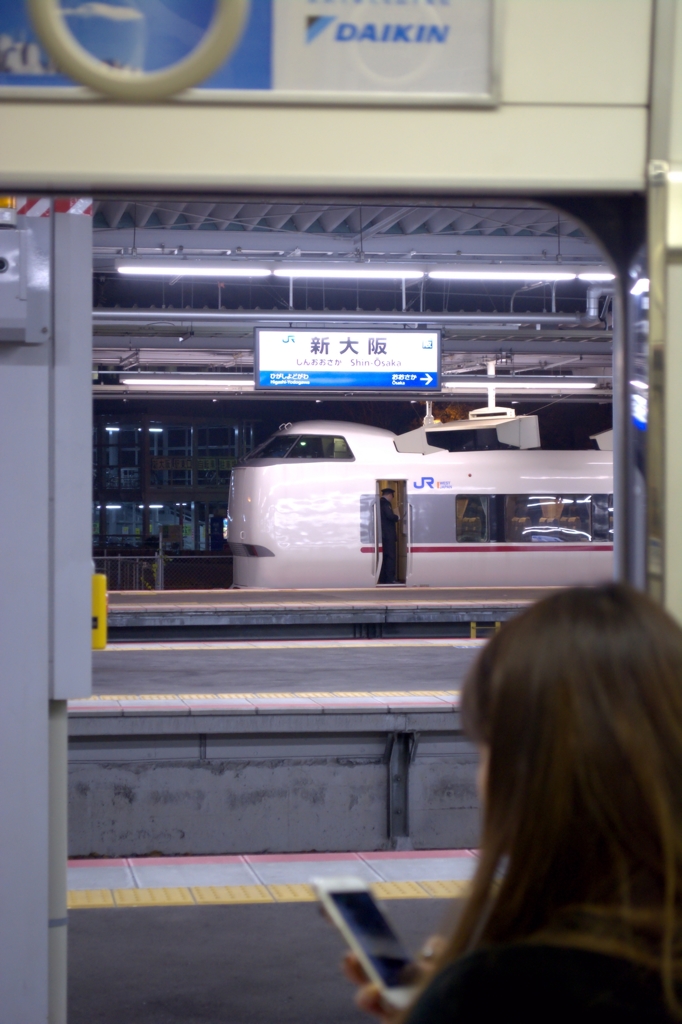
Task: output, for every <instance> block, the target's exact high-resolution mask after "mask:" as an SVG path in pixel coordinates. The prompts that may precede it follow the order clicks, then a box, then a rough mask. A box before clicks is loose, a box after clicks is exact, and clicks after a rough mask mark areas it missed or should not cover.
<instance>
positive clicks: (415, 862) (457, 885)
mask: <svg viewBox="0 0 682 1024" xmlns="http://www.w3.org/2000/svg"><path fill="white" fill-rule="evenodd" d="M475 866H476V856H475V852H474V851H473V850H401V851H379V852H365V853H309V854H250V855H249V854H246V855H243V856H213V857H211V856H208V857H127V858H111V859H89V858H83V859H77V860H71V861H69V867H68V889H69V909H70V910H94V909H105V908H109V909H115V908H121V907H132V906H138V907H144V906H165V907H172V906H192V905H196V906H208V905H209V904H235V903H247V904H248V903H304V902H311V901H314V900H315V894H314V892H313V889H312V887H311V882H312V881H313V879H315V878H335V877H339V876H347V875H350V876H352V877H354V878H359V879H360V880H361V881H363V882H365V883H367V884H368V885H370V886H372V887H373V891H374V892H375V895H376V896H377V898H380V899H387V900H393V899H429V898H430V899H442V898H449V897H460V896H463V895H464V894H465V892H466V890H467V886H468V882H469V880H470V879H471V877H472V875H473V873H474V870H475Z"/></svg>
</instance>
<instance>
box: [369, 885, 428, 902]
mask: <svg viewBox="0 0 682 1024" xmlns="http://www.w3.org/2000/svg"><path fill="white" fill-rule="evenodd" d="M372 892H373V893H374V895H375V896H376V897H377V898H378V899H380V900H420V899H428V896H429V894H428V893H427V892H426V891H425V890H424V889H422V887H421V885H420V884H419V882H374V884H373V885H372Z"/></svg>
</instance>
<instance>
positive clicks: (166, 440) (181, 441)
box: [149, 426, 193, 487]
mask: <svg viewBox="0 0 682 1024" xmlns="http://www.w3.org/2000/svg"><path fill="white" fill-rule="evenodd" d="M192 433H193V428H192V427H191V426H177V427H165V426H164V427H154V426H150V427H149V455H150V463H151V465H150V468H151V477H150V483H151V486H152V487H191V486H192Z"/></svg>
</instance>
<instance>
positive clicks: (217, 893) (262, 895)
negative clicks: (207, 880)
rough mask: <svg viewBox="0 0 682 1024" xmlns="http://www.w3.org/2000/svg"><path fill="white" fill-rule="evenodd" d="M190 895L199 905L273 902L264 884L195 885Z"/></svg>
mask: <svg viewBox="0 0 682 1024" xmlns="http://www.w3.org/2000/svg"><path fill="white" fill-rule="evenodd" d="M192 895H193V896H194V899H195V900H196V902H197V903H198V904H199V905H200V906H206V905H208V904H211V903H274V897H273V896H272V894H271V893H270V892H269V891H268V889H267V887H266V886H264V885H195V886H192Z"/></svg>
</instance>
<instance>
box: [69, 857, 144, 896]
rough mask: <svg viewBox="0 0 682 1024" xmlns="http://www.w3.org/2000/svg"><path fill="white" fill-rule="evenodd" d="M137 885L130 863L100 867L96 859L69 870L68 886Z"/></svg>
mask: <svg viewBox="0 0 682 1024" xmlns="http://www.w3.org/2000/svg"><path fill="white" fill-rule="evenodd" d="M135 885H136V882H135V879H134V877H133V875H132V873H131V871H130V867H129V866H128V864H127V863H126V862H125V861H123V862H122V863H121V865H120V866H116V867H100V865H99V864H97V862H96V861H95V862H94V863H92V864H88V866H87V867H80V866H79V867H71V866H69V868H68V870H67V888H68V889H69V891H70V892H71V891H74V890H77V889H84V890H85V889H132V888H134V887H135Z"/></svg>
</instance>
